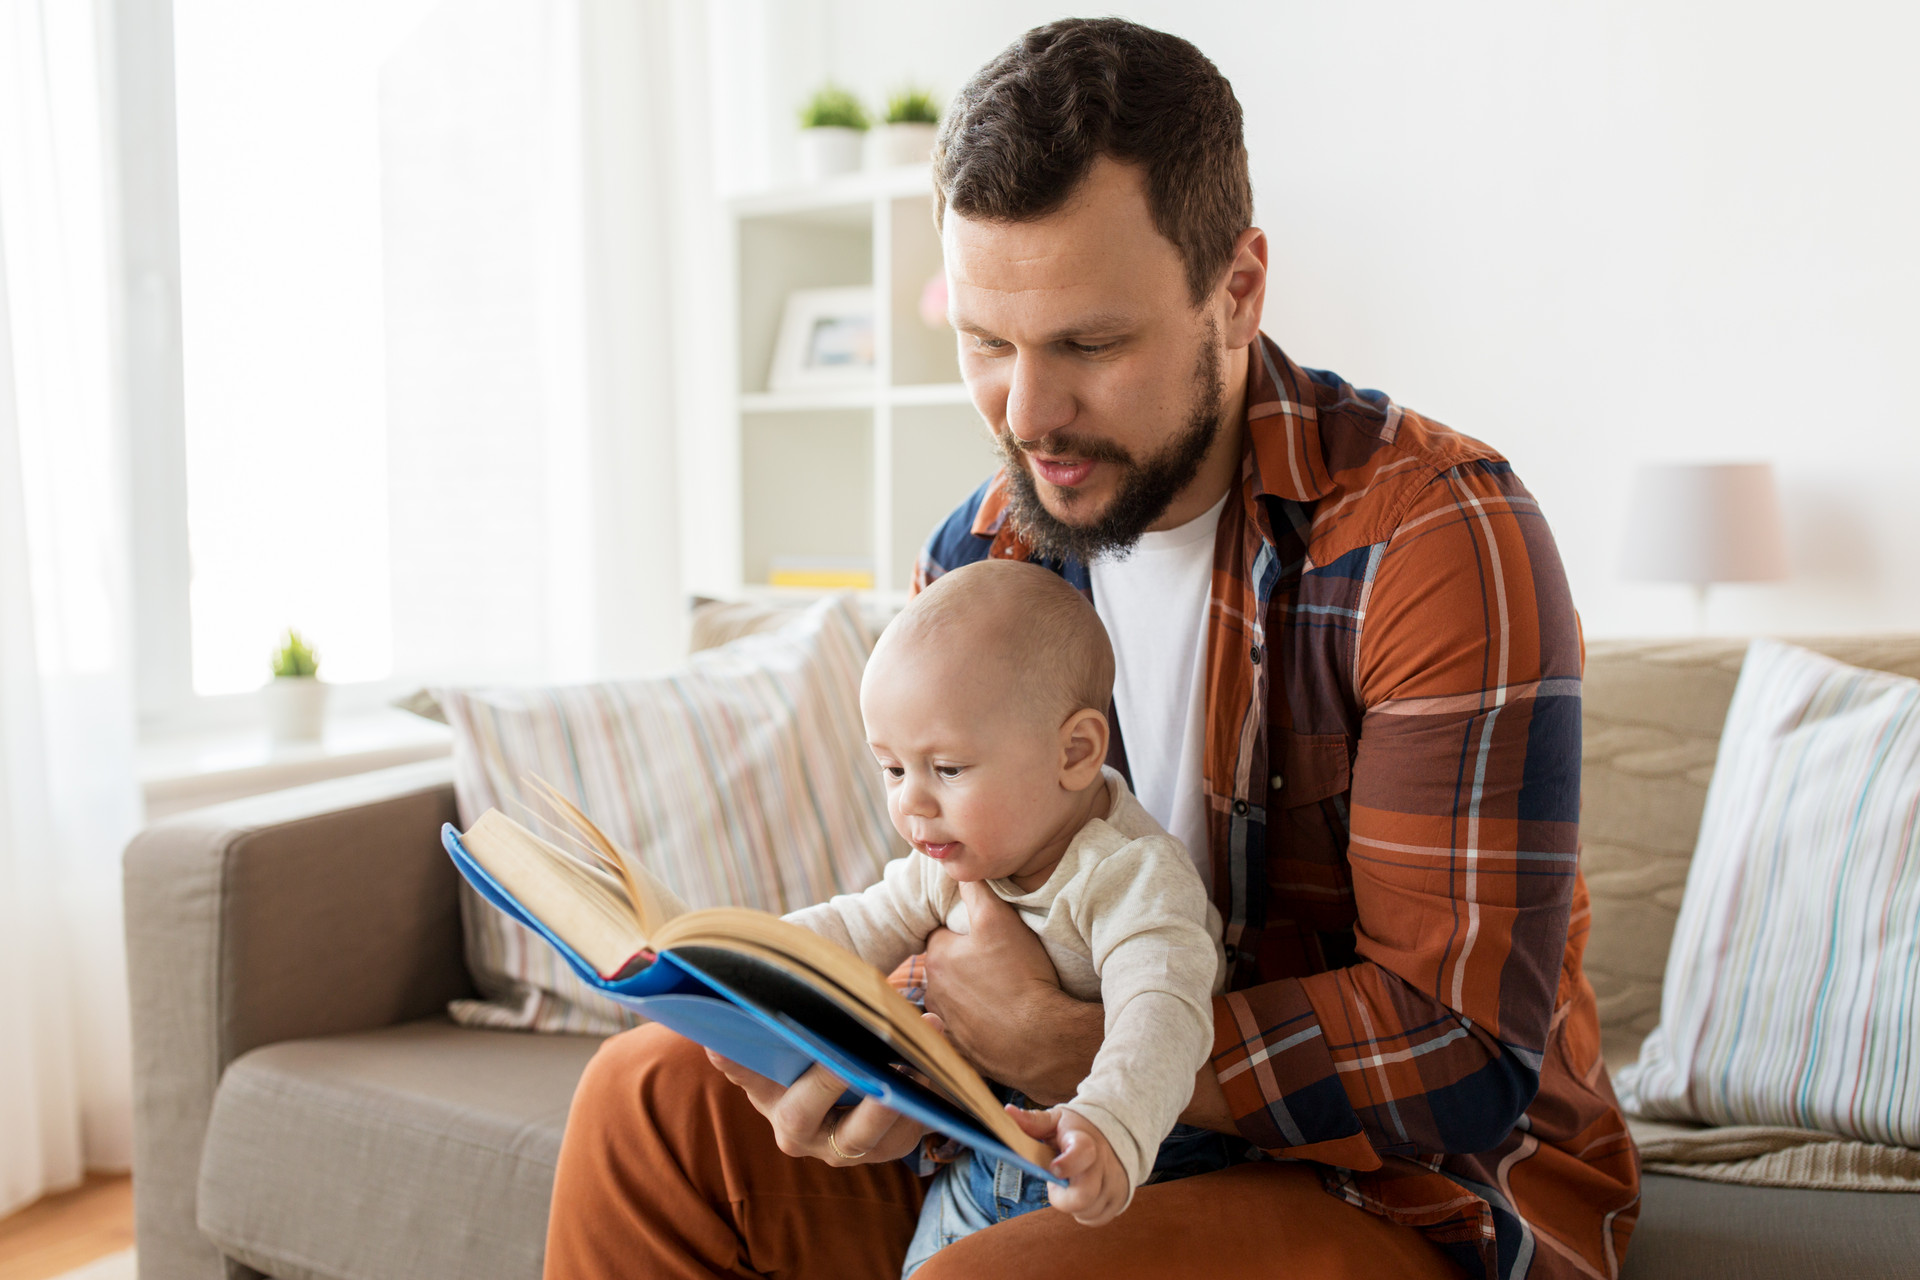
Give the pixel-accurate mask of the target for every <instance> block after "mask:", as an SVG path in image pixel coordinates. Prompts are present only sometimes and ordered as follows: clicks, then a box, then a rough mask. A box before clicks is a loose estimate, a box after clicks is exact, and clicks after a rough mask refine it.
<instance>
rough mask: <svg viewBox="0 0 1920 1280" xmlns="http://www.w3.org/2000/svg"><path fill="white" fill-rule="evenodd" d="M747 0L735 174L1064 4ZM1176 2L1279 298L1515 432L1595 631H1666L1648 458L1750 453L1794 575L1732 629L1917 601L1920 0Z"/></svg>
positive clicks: (1469, 413) (1318, 346) (1756, 596)
mask: <svg viewBox="0 0 1920 1280" xmlns="http://www.w3.org/2000/svg"><path fill="white" fill-rule="evenodd" d="M733 7H734V8H735V9H736V11H744V10H747V9H754V10H756V11H757V13H758V15H759V16H760V17H761V18H762V19H763V21H764V23H765V26H764V28H762V29H760V30H759V31H758V32H757V33H756V37H755V39H753V40H750V41H747V42H746V43H745V44H744V45H743V48H742V52H743V56H744V57H747V58H750V59H751V60H752V62H751V64H750V66H748V67H742V70H743V72H745V75H746V76H747V77H751V78H752V79H753V80H754V83H753V85H752V86H751V88H747V87H745V86H743V88H742V94H743V97H742V98H741V99H740V102H741V103H742V104H743V109H744V110H745V111H746V112H747V113H748V114H749V115H750V114H751V113H753V112H758V113H759V117H758V118H759V121H760V126H759V128H758V129H755V128H753V127H752V121H751V120H750V119H747V120H745V121H744V122H743V124H742V126H741V127H740V129H739V131H738V132H736V133H735V134H734V142H733V143H732V145H731V150H730V151H729V159H728V161H727V162H726V164H725V166H724V172H723V173H722V175H721V176H722V179H723V181H725V182H726V184H727V185H730V186H736V187H737V186H746V185H758V184H761V183H764V182H768V181H774V180H778V179H781V178H785V177H790V176H791V174H792V158H791V134H792V131H793V128H794V125H793V107H794V105H795V104H796V103H797V101H798V99H799V97H800V96H801V95H802V94H803V93H804V91H805V90H806V89H807V88H809V87H811V85H812V84H813V83H815V82H816V81H817V80H819V79H821V78H824V77H825V76H829V75H831V76H833V77H835V78H837V79H839V80H841V81H843V82H844V83H847V84H848V85H850V86H851V87H853V88H855V89H857V90H859V91H860V92H862V93H863V94H864V95H865V96H866V97H867V98H868V99H869V100H878V99H879V98H881V97H882V96H883V94H884V92H885V91H886V90H887V89H889V88H891V87H894V86H896V85H898V84H900V83H902V82H905V81H909V80H912V81H920V82H924V83H927V84H929V85H931V87H933V88H934V89H935V90H936V91H937V92H938V93H940V94H941V95H942V96H944V95H948V94H951V93H952V92H953V91H954V90H955V89H956V88H958V87H959V85H960V84H961V83H962V82H963V81H964V80H965V79H966V77H967V76H968V75H969V74H970V73H971V72H972V71H973V69H974V68H976V67H977V66H978V65H979V64H980V63H981V62H983V61H985V60H986V59H987V58H988V57H990V56H991V55H992V54H993V53H994V52H995V51H997V50H998V49H999V48H1001V47H1002V46H1003V45H1004V44H1006V43H1007V42H1008V41H1009V40H1011V39H1012V38H1013V37H1014V36H1015V35H1017V34H1018V33H1019V32H1020V31H1022V30H1023V29H1025V28H1026V27H1028V26H1031V25H1034V24H1036V23H1039V22H1043V21H1047V20H1050V19H1052V18H1054V17H1057V16H1061V15H1062V14H1064V13H1067V12H1071V10H1068V9H1064V8H1062V7H1061V6H1057V5H1053V4H1044V3H1030V2H1024V0H1001V2H999V3H987V4H973V5H964V6H963V5H932V4H911V5H909V4H901V3H899V2H898V0H804V2H803V0H788V2H786V3H775V4H771V5H769V6H766V7H764V8H762V7H759V6H753V5H743V4H741V3H740V0H733ZM1124 14H1125V16H1127V17H1131V18H1134V19H1136V20H1138V21H1142V22H1146V23H1149V24H1151V25H1154V26H1159V27H1162V28H1165V29H1167V30H1171V31H1175V32H1178V33H1179V34H1181V35H1183V36H1186V37H1187V38H1189V39H1191V40H1193V41H1194V42H1195V43H1196V44H1198V45H1199V46H1200V48H1201V49H1203V50H1204V51H1206V52H1207V53H1208V55H1209V56H1211V57H1212V58H1213V59H1214V61H1215V62H1216V63H1217V64H1218V65H1219V67H1220V69H1221V70H1222V71H1223V72H1224V73H1225V74H1226V75H1227V77H1228V78H1229V79H1230V80H1232V82H1233V84H1234V87H1235V90H1236V91H1237V92H1238V94H1239V96H1240V100H1241V102H1242V104H1243V105H1244V107H1245V110H1246V115H1247V141H1248V146H1249V148H1250V150H1251V153H1252V157H1253V180H1254V192H1255V198H1256V201H1257V205H1258V217H1259V220H1260V225H1262V226H1263V227H1265V228H1266V229H1267V231H1268V232H1269V233H1270V235H1271V237H1272V242H1273V260H1274V268H1275V271H1274V279H1273V285H1272V288H1271V292H1270V295H1269V296H1270V301H1269V304H1268V321H1267V329H1268V331H1269V332H1270V333H1272V334H1273V335H1274V336H1275V337H1276V338H1278V339H1279V341H1280V342H1281V343H1282V345H1283V346H1285V347H1286V349H1287V350H1288V352H1289V354H1291V355H1292V356H1293V357H1294V358H1296V359H1298V360H1300V361H1302V362H1303V363H1306V364H1308V365H1313V366H1319V367H1324V368H1331V369H1335V370H1338V371H1339V372H1340V373H1341V374H1342V375H1344V376H1345V377H1347V378H1348V379H1349V380H1351V381H1353V382H1355V383H1357V384H1359V385H1361V386H1373V387H1379V388H1381V389H1383V390H1385V391H1387V392H1389V393H1390V394H1392V395H1393V396H1395V397H1396V398H1397V399H1399V400H1401V401H1402V402H1403V403H1405V404H1407V405H1409V406H1411V407H1413V408H1416V409H1419V410H1421V411H1423V412H1426V413H1428V414H1430V415H1432V416H1434V417H1437V418H1439V419H1440V420H1442V421H1444V422H1447V423H1448V424H1450V425H1452V426H1455V427H1458V428H1459V429H1461V430H1463V431H1466V432H1468V433H1469V434H1472V435H1476V436H1480V437H1482V438H1484V439H1486V440H1488V441H1490V442H1492V443H1493V444H1495V445H1496V446H1498V447H1499V448H1501V449H1502V450H1504V451H1505V452H1506V453H1507V454H1508V456H1509V457H1511V458H1512V459H1513V461H1514V463H1515V465H1516V467H1517V468H1518V469H1519V471H1520V474H1521V475H1522V476H1523V477H1524V479H1525V480H1526V482H1527V483H1528V485H1529V486H1530V487H1531V488H1532V489H1533V491H1534V493H1535V494H1536V495H1537V496H1538V497H1539V498H1540V500H1541V501H1542V503H1543V504H1544V505H1545V507H1546V509H1547V513H1548V515H1549V517H1550V519H1551V520H1552V522H1553V526H1554V529H1555V532H1556V533H1557V535H1558V537H1559V542H1560V547H1561V551H1562V554H1563V555H1564V557H1565V559H1566V562H1567V567H1568V570H1569V573H1570V575H1571V577H1572V579H1573V584H1574V591H1575V596H1576V599H1577V600H1578V602H1579V604H1580V606H1581V609H1582V611H1583V613H1584V615H1585V618H1586V622H1587V628H1588V632H1589V634H1591V635H1617V634H1645V633H1654V632H1661V631H1682V630H1685V629H1687V628H1688V627H1689V626H1690V625H1691V617H1690V613H1689V605H1688V602H1687V599H1686V597H1685V595H1684V589H1682V588H1670V587H1652V586H1639V585H1631V584H1625V583H1621V582H1618V581H1617V580H1616V575H1615V566H1616V563H1617V559H1618V555H1619V548H1620V540H1621V521H1622V520H1623V518H1624V513H1625V483H1626V479H1627V476H1628V474H1629V472H1630V470H1631V467H1632V464H1633V463H1634V462H1635V461H1637V460H1641V459H1698V460H1709V459H1722V458H1728V459H1731V458H1764V459H1770V460H1772V461H1773V462H1774V463H1775V464H1776V466H1777V467H1778V469H1779V471H1780V474H1781V488H1782V497H1783V502H1784V504H1785V507H1786V518H1787V523H1788V537H1789V543H1790V547H1791V551H1792V557H1793V562H1794V577H1793V578H1792V580H1791V581H1789V582H1787V583H1784V584H1780V585H1768V586H1746V587H1733V586H1729V587H1722V588H1717V589H1716V593H1715V596H1714V600H1713V609H1712V616H1711V619H1710V626H1711V627H1712V629H1715V630H1722V631H1739V632H1745V631H1754V630H1767V631H1774V632H1785V633H1792V632H1801V633H1805V632H1816V631H1843V630H1847V631H1850V630H1879V629H1889V628H1915V629H1920V552H1917V551H1916V547H1920V500H1916V497H1915V495H1914V493H1913V490H1914V489H1915V488H1916V483H1915V482H1916V480H1920V410H1917V409H1916V408H1915V405H1914V402H1913V400H1912V398H1911V397H1910V396H1908V395H1905V394H1902V393H1903V392H1905V391H1907V389H1908V388H1907V387H1905V386H1903V385H1902V382H1903V379H1902V378H1901V377H1900V374H1901V373H1903V372H1906V371H1908V370H1911V369H1913V368H1914V367H1915V361H1914V359H1913V357H1912V355H1911V354H1910V353H1912V352H1914V351H1916V350H1920V315H1917V314H1916V309H1915V306H1914V303H1913V299H1914V298H1915V297H1916V294H1917V293H1920V247H1916V241H1917V240H1920V234H1917V233H1920V163H1917V162H1916V159H1917V157H1920V136H1917V135H1920V76H1916V75H1915V74H1913V71H1912V66H1911V62H1910V51H1911V50H1912V49H1913V48H1915V47H1916V38H1917V37H1920V10H1915V9H1913V8H1912V7H1910V6H1900V5H1895V4H1891V3H1887V4H1873V3H1866V2H1864V0H1839V2H1837V3H1832V4H1827V5H1822V6H1820V7H1819V8H1818V9H1817V10H1815V9H1814V8H1812V7H1810V6H1805V5H1792V6H1790V5H1787V4H1783V3H1779V2H1778V0H1761V2H1758V3H1756V2H1753V0H1748V2H1747V3H1731V2H1726V0H1716V2H1714V3H1686V4H1675V3H1673V2H1672V0H1664V2H1662V0H1615V2H1613V3H1567V4H1556V5H1539V4H1528V3H1501V4H1474V5H1469V6H1461V5H1447V6H1434V5H1428V4H1424V3H1419V2H1418V0H1371V2H1369V0H1349V2H1346V3H1341V4H1327V3H1324V2H1322V3H1312V4H1308V3H1298V2H1294V3H1251V2H1249V3H1225V2H1215V3H1207V4H1195V3H1192V0H1182V2H1179V3H1175V2H1172V0H1138V2H1136V3H1133V4H1131V5H1129V6H1128V7H1127V8H1126V9H1125V10H1124Z"/></svg>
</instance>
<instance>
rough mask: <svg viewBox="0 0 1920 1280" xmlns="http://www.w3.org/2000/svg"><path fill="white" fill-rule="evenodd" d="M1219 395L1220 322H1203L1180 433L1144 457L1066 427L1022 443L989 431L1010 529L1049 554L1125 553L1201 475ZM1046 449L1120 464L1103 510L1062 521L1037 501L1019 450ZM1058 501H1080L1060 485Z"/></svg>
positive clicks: (1089, 557)
mask: <svg viewBox="0 0 1920 1280" xmlns="http://www.w3.org/2000/svg"><path fill="white" fill-rule="evenodd" d="M1225 399H1226V381H1225V379H1224V378H1223V377H1222V376H1221V369H1220V330H1219V326H1217V325H1215V324H1209V325H1208V326H1207V338H1206V341H1205V342H1204V343H1202V344H1201V347H1200V357H1199V361H1198V364H1197V367H1196V368H1195V370H1194V395H1193V407H1192V409H1191V410H1190V411H1189V412H1188V415H1187V423H1186V426H1185V427H1184V428H1182V430H1181V431H1180V433H1179V434H1178V435H1176V436H1174V438H1173V439H1171V440H1169V441H1167V444H1166V447H1165V448H1163V449H1161V450H1160V451H1159V452H1158V453H1156V454H1154V455H1153V457H1151V458H1149V459H1148V460H1147V461H1146V462H1144V463H1141V462H1137V461H1135V460H1134V458H1133V455H1131V454H1129V453H1127V452H1126V451H1125V450H1123V449H1121V448H1120V447H1119V446H1117V445H1114V444H1110V443H1108V442H1107V441H1105V440H1083V439H1080V438H1078V437H1076V436H1073V435H1071V434H1066V435H1062V434H1057V433H1056V434H1053V435H1049V436H1045V437H1043V438H1042V439H1040V440H1038V441H1035V442H1034V444H1033V445H1031V446H1026V447H1023V446H1022V445H1021V444H1020V443H1019V442H1018V441H1016V440H1015V439H1014V437H1013V433H1012V432H1010V431H996V432H995V433H994V443H995V444H996V445H998V446H999V450H1000V460H1001V462H1002V463H1003V464H1005V466H1006V471H1007V492H1008V496H1009V502H1008V514H1009V515H1010V516H1011V517H1012V518H1013V522H1014V528H1015V529H1017V530H1018V531H1019V533H1020V536H1021V537H1022V538H1023V539H1025V541H1026V543H1027V545H1028V546H1029V547H1031V548H1033V550H1034V552H1035V554H1037V555H1039V556H1040V557H1041V558H1043V559H1048V560H1068V559H1071V560H1078V561H1079V562H1080V563H1081V564H1091V563H1093V560H1094V558H1095V557H1096V556H1108V557H1110V558H1112V559H1116V560H1119V559H1125V558H1126V556H1127V555H1128V554H1129V553H1130V552H1132V550H1133V548H1134V546H1135V544H1137V543H1138V542H1139V541H1140V535H1141V534H1143V533H1145V532H1146V531H1147V529H1148V527H1149V526H1150V525H1152V524H1153V523H1154V522H1155V521H1157V520H1159V519H1160V517H1161V516H1164V515H1165V514H1166V513H1167V508H1168V507H1170V506H1172V505H1173V500H1174V498H1176V497H1178V496H1179V494H1180V491H1181V490H1182V489H1184V488H1186V487H1187V486H1188V485H1189V484H1192V483H1193V478H1194V477H1195V476H1197V475H1199V474H1200V464H1201V463H1203V462H1205V461H1206V458H1207V453H1208V451H1210V450H1211V449H1212V448H1213V442H1214V441H1215V440H1216V439H1217V438H1218V437H1219V435H1220V406H1221V404H1222V403H1223V402H1224V401H1225ZM1029 450H1031V451H1032V452H1035V453H1042V454H1049V455H1052V456H1055V457H1060V456H1065V457H1070V458H1092V459H1097V460H1099V461H1102V462H1111V463H1114V464H1116V465H1118V466H1119V467H1121V468H1122V471H1121V473H1120V483H1119V487H1118V488H1117V489H1116V490H1115V492H1114V495H1113V500H1112V501H1111V502H1109V503H1108V504H1107V509H1106V510H1105V511H1104V512H1102V513H1101V515H1100V516H1099V518H1098V519H1096V520H1094V521H1093V523H1091V524H1069V523H1067V522H1066V521H1065V520H1062V519H1060V518H1059V517H1058V516H1055V515H1054V514H1053V513H1052V512H1051V511H1049V510H1047V508H1046V505H1045V504H1044V503H1042V502H1041V501H1040V490H1039V487H1038V484H1037V482H1036V481H1035V480H1034V478H1033V471H1032V470H1031V469H1030V468H1029V467H1028V465H1027V461H1026V457H1025V454H1026V453H1027V452H1028V451H1029ZM1060 493H1061V500H1062V501H1063V502H1065V503H1066V504H1067V506H1068V507H1069V508H1071V507H1072V506H1073V505H1074V504H1075V503H1076V502H1078V501H1081V500H1082V496H1083V495H1081V494H1079V493H1077V492H1075V491H1074V490H1072V489H1062V490H1060Z"/></svg>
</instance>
